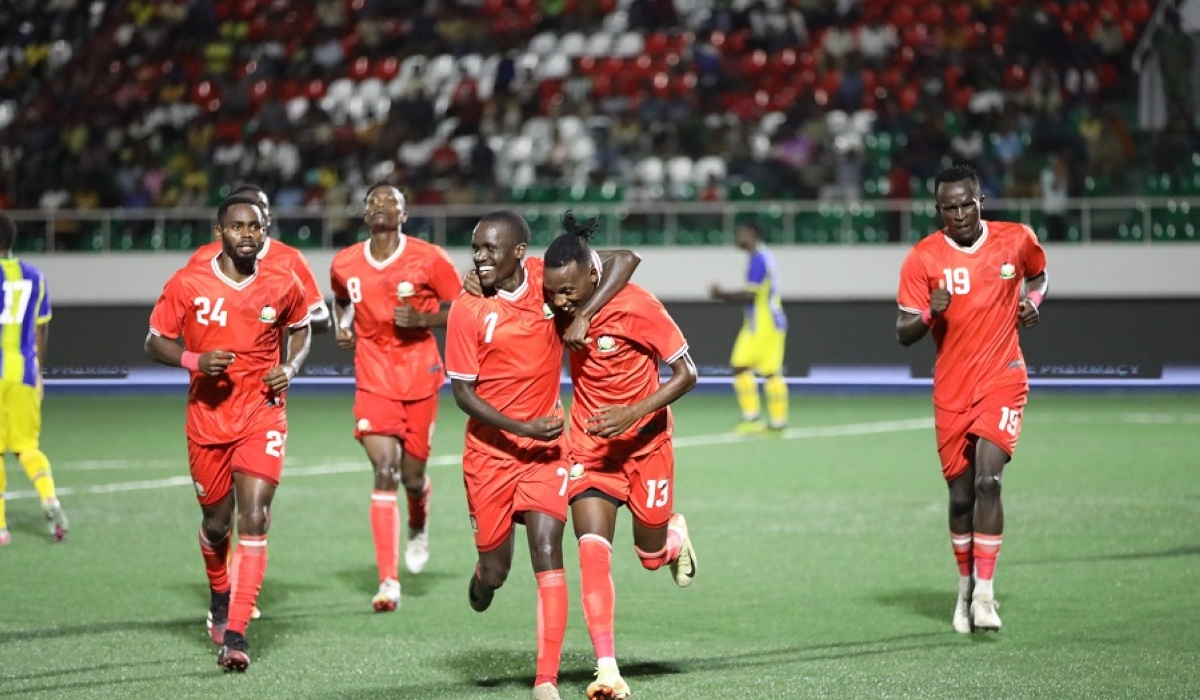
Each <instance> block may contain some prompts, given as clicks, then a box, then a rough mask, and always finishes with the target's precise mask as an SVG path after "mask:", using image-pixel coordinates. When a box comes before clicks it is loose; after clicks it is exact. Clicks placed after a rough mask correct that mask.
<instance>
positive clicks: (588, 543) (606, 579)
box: [579, 535, 617, 659]
mask: <svg viewBox="0 0 1200 700" xmlns="http://www.w3.org/2000/svg"><path fill="white" fill-rule="evenodd" d="M579 573H580V576H579V586H580V588H581V589H582V592H583V619H584V621H585V622H586V623H587V628H588V634H589V635H591V638H592V646H593V647H594V648H595V650H596V658H597V659H602V658H604V657H612V658H615V657H616V655H617V654H616V651H615V649H616V644H615V642H614V641H613V617H614V615H613V610H614V608H615V607H616V603H617V589H616V587H615V586H614V585H613V579H612V544H610V543H609V542H608V540H606V539H604V538H603V537H601V536H600V535H584V536H583V537H580V538H579Z"/></svg>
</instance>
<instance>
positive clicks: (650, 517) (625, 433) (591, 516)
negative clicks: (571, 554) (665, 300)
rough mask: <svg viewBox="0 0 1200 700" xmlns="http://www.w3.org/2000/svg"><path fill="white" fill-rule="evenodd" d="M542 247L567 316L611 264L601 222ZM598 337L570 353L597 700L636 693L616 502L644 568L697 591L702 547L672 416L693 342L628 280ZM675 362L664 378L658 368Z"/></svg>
mask: <svg viewBox="0 0 1200 700" xmlns="http://www.w3.org/2000/svg"><path fill="white" fill-rule="evenodd" d="M563 223H564V225H565V226H566V229H567V233H565V234H563V235H560V236H559V237H558V238H556V239H555V240H554V241H553V242H552V243H551V244H550V247H549V248H547V249H546V255H545V272H544V275H545V281H544V284H545V288H546V298H547V299H548V300H549V302H550V304H551V306H552V307H553V308H554V310H555V312H556V313H558V314H560V315H561V317H562V318H563V319H570V318H571V317H572V316H573V315H574V313H575V310H576V309H578V308H580V307H582V306H583V305H585V304H587V303H588V302H589V301H591V299H592V297H593V295H594V294H595V293H596V285H597V284H598V282H599V281H600V280H601V279H602V277H603V275H602V272H603V266H602V264H601V263H600V260H599V258H598V257H596V256H595V255H594V254H593V253H592V250H591V248H590V246H589V245H588V239H589V238H590V237H591V235H592V233H593V231H595V227H596V220H595V219H590V220H588V221H587V222H584V223H583V224H576V222H575V219H574V217H572V216H571V214H570V213H569V212H568V213H567V215H566V217H564V220H563ZM591 331H592V335H594V336H595V337H596V341H595V342H594V343H590V344H588V345H586V346H585V347H584V348H582V349H580V350H573V351H571V352H570V366H571V381H572V384H573V385H574V387H575V398H574V401H573V402H572V404H571V419H570V430H569V432H568V437H567V444H568V446H569V449H570V459H571V462H572V466H571V469H570V473H569V474H570V475H569V478H568V492H567V495H568V498H569V500H570V504H571V520H572V522H573V523H574V526H575V537H576V539H578V541H579V568H580V587H581V588H582V600H583V613H584V619H585V620H586V622H587V627H588V634H589V635H591V638H592V646H593V647H594V648H595V652H596V667H597V668H596V680H595V681H593V682H592V683H591V685H589V686H588V688H587V694H588V698H589V699H590V700H602V699H603V700H611V699H612V698H628V697H629V695H630V691H629V685H628V684H627V683H626V682H625V681H624V679H622V678H621V672H620V669H619V668H618V667H617V660H616V645H615V642H614V616H613V610H614V607H615V605H616V589H615V587H614V585H613V578H612V539H613V534H614V531H615V529H616V522H617V509H618V508H619V507H621V506H622V505H624V506H627V507H628V508H629V512H630V513H631V514H632V515H633V546H634V550H635V551H636V552H637V555H638V557H639V558H640V559H641V561H642V566H643V567H645V568H647V569H650V570H652V571H653V570H655V569H658V568H659V567H661V566H662V565H663V564H668V565H670V567H671V572H672V574H673V576H674V578H675V583H676V584H678V585H679V586H690V585H691V584H692V580H693V578H694V577H695V575H696V554H695V551H694V549H693V548H692V543H691V539H690V538H689V537H688V528H687V521H686V520H684V517H683V515H681V514H679V513H674V512H673V511H672V506H673V503H674V498H675V478H674V477H675V460H674V449H673V446H672V444H671V434H672V432H673V428H674V422H673V419H672V417H671V410H670V408H668V406H669V405H670V404H671V403H673V402H674V401H675V400H676V399H678V398H679V397H680V396H683V395H684V394H685V393H687V392H688V391H690V390H691V389H692V387H694V386H695V385H696V367H695V365H694V364H692V358H691V356H690V355H688V344H687V341H686V340H684V338H683V333H681V332H680V330H679V327H678V326H677V325H675V322H674V321H673V320H672V319H671V317H670V315H669V314H667V310H666V309H665V308H664V307H663V305H662V303H661V302H660V301H659V300H658V299H656V298H655V297H654V296H653V295H652V294H650V293H649V292H647V291H646V290H645V289H642V288H641V287H639V286H637V285H634V284H629V285H626V286H625V287H624V288H622V289H621V290H620V291H619V292H618V293H617V295H616V296H615V297H613V300H612V301H610V302H608V303H607V304H605V305H604V307H603V308H602V309H600V311H599V312H598V313H597V314H596V316H595V317H594V318H592V320H591ZM659 361H662V362H664V363H666V364H667V365H669V366H670V367H671V378H670V379H668V380H667V382H666V383H665V384H663V383H660V381H659V376H658V363H659Z"/></svg>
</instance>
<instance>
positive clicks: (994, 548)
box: [972, 532, 1004, 581]
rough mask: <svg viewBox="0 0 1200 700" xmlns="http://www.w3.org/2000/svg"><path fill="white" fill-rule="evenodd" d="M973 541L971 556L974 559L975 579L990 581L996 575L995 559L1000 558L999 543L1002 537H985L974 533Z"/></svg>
mask: <svg viewBox="0 0 1200 700" xmlns="http://www.w3.org/2000/svg"><path fill="white" fill-rule="evenodd" d="M974 540H975V548H974V551H973V552H972V555H973V556H974V557H975V579H976V580H977V581H991V580H992V577H993V576H994V575H995V573H996V558H997V557H999V556H1000V543H1001V542H1002V541H1003V540H1004V535H985V534H983V533H982V532H976V533H975V535H974Z"/></svg>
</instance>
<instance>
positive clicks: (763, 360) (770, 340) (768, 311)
mask: <svg viewBox="0 0 1200 700" xmlns="http://www.w3.org/2000/svg"><path fill="white" fill-rule="evenodd" d="M734 243H735V244H736V245H737V247H739V248H741V249H742V250H744V251H746V252H748V253H750V265H749V268H748V269H747V271H746V287H745V288H744V289H738V290H726V289H721V287H720V285H717V284H713V285H712V286H710V287H709V290H708V291H709V295H710V296H711V297H712V298H713V299H716V300H718V301H728V302H732V303H735V304H742V305H744V307H745V312H744V314H743V321H742V330H741V331H740V332H738V336H737V340H736V341H734V344H733V355H732V357H731V358H730V360H729V364H730V365H732V366H733V390H734V393H736V394H737V401H738V406H739V407H741V409H742V422H741V423H738V425H737V427H736V428H735V431H736V432H739V433H757V432H762V431H763V430H764V429H770V430H783V429H784V428H785V427H787V416H788V389H787V382H786V381H785V380H784V378H783V349H784V344H785V340H786V338H787V317H786V316H785V315H784V313H783V304H782V302H781V301H780V296H779V271H778V270H777V269H776V267H775V258H774V256H772V255H771V252H770V251H769V250H767V248H766V246H765V245H763V241H762V229H761V228H759V226H758V225H757V224H754V223H748V222H747V223H742V224H739V225H738V227H737V232H736V234H735V236H734ZM758 377H763V379H764V382H763V393H765V394H766V399H767V401H766V403H767V420H766V424H765V425H764V424H763V420H762V403H761V401H760V400H759V396H758Z"/></svg>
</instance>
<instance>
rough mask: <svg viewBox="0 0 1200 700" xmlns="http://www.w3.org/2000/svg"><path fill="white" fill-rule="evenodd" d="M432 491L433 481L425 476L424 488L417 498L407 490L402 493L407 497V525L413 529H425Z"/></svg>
mask: <svg viewBox="0 0 1200 700" xmlns="http://www.w3.org/2000/svg"><path fill="white" fill-rule="evenodd" d="M376 493H378V492H376ZM432 493H433V481H431V480H430V478H429V476H426V477H425V489H424V490H423V491H422V492H421V496H420V497H419V498H413V495H412V494H411V493H408V492H407V491H406V492H405V493H404V495H405V496H406V497H407V498H408V526H409V527H410V528H412V529H413V530H424V529H425V521H426V520H427V519H428V518H429V496H430V494H432Z"/></svg>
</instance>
